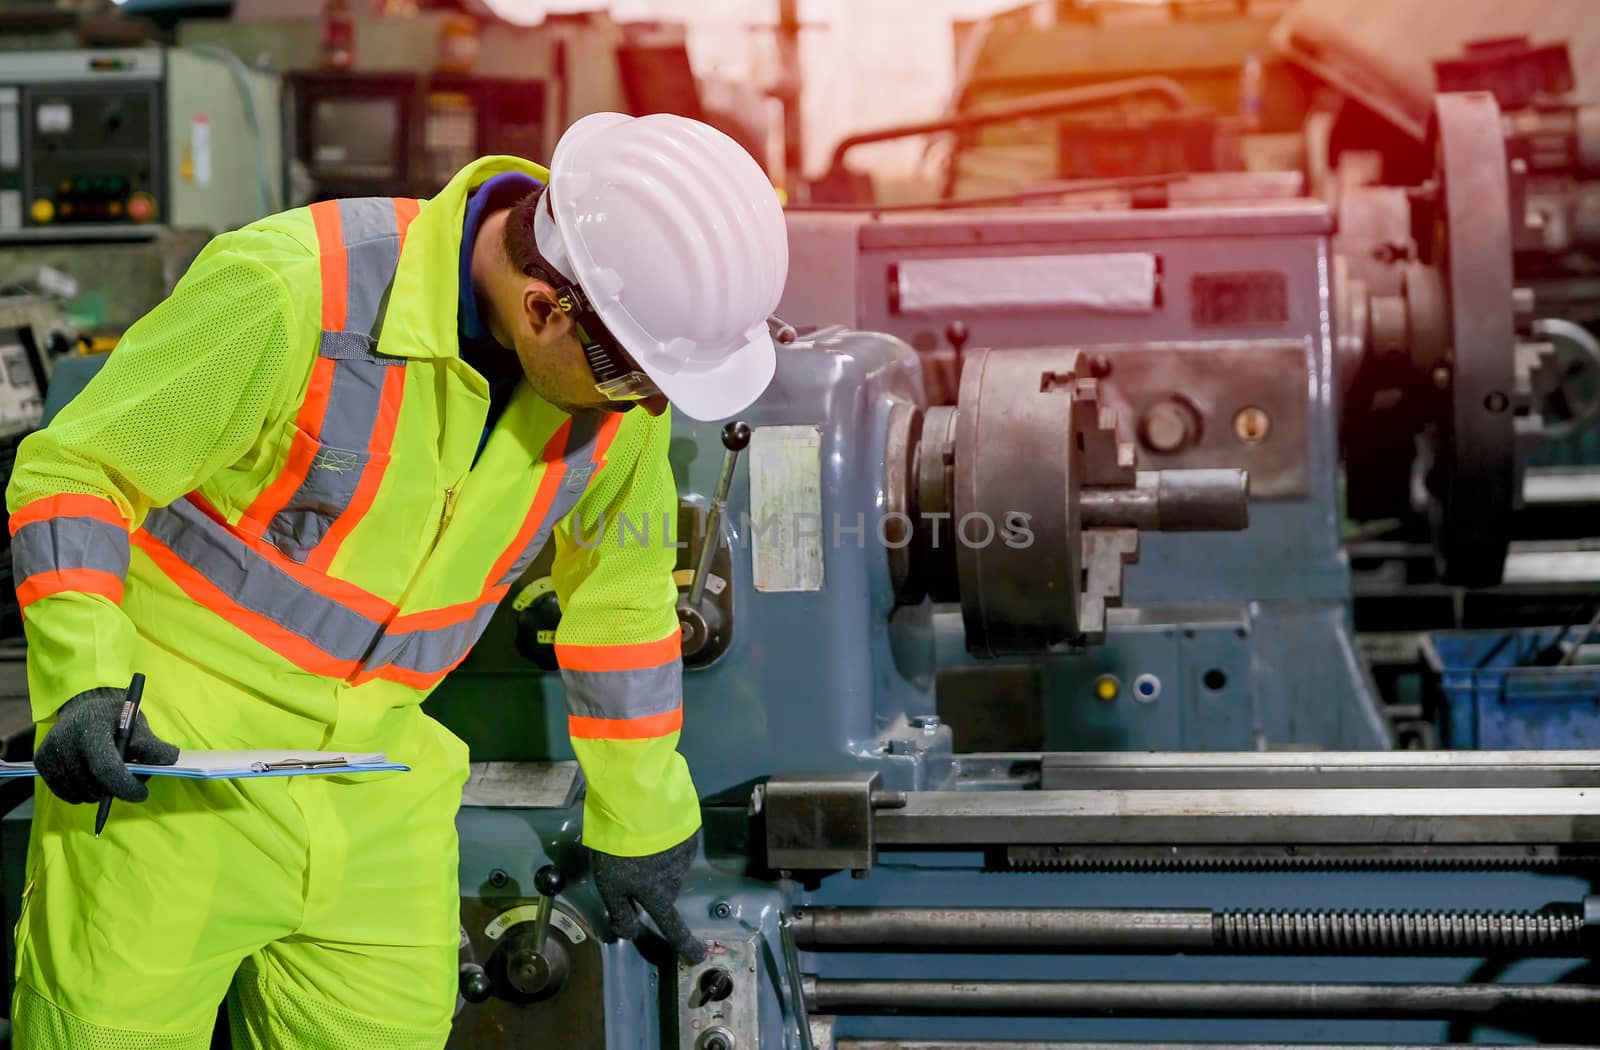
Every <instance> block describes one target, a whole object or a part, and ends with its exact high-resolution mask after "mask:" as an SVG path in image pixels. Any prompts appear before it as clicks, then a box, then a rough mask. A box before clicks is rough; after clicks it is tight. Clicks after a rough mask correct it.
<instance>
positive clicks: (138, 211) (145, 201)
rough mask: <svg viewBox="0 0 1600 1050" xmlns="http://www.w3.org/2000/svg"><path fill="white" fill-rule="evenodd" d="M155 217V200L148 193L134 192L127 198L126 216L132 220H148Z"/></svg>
mask: <svg viewBox="0 0 1600 1050" xmlns="http://www.w3.org/2000/svg"><path fill="white" fill-rule="evenodd" d="M155 217H156V200H155V198H154V197H152V196H150V194H148V193H135V194H134V195H133V196H132V197H129V198H128V218H130V219H132V220H133V221H134V222H149V221H150V220H151V219H153V218H155Z"/></svg>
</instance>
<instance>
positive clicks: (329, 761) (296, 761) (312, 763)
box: [250, 755, 350, 773]
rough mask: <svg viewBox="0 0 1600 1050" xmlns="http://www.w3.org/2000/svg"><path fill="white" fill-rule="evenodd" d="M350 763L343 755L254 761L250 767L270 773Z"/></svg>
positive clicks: (334, 766) (334, 767)
mask: <svg viewBox="0 0 1600 1050" xmlns="http://www.w3.org/2000/svg"><path fill="white" fill-rule="evenodd" d="M349 764H350V760H349V759H347V758H345V757H344V756H343V755H340V756H339V757H338V758H323V759H304V758H280V759H278V760H277V761H276V762H252V763H250V769H251V771H252V772H255V773H270V772H272V771H273V770H275V769H337V768H339V767H341V766H348V765H349Z"/></svg>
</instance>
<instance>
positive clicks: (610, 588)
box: [551, 409, 678, 645]
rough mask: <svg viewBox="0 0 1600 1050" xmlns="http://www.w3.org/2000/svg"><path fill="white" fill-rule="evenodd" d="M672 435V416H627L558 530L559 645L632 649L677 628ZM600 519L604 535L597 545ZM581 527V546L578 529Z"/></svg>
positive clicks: (555, 576) (640, 412)
mask: <svg viewBox="0 0 1600 1050" xmlns="http://www.w3.org/2000/svg"><path fill="white" fill-rule="evenodd" d="M671 437H672V421H671V416H670V413H663V414H662V415H660V416H656V417H652V416H650V415H649V414H648V413H646V412H644V411H643V410H640V409H634V410H633V411H632V412H629V413H627V415H626V416H625V417H624V418H623V422H622V425H621V426H620V427H619V428H618V429H617V436H616V438H615V439H614V440H613V441H612V443H611V448H610V449H609V450H608V451H607V453H606V466H605V469H603V470H602V471H600V473H599V474H597V475H596V476H595V479H594V482H593V483H592V484H591V485H590V486H589V490H588V491H587V492H586V493H584V496H583V499H582V500H581V501H579V503H578V508H577V510H576V511H575V512H574V513H573V514H572V515H571V516H569V517H568V519H567V520H566V521H565V522H563V523H562V525H561V528H559V529H557V530H556V536H555V539H556V556H555V563H554V566H553V567H552V570H551V578H552V580H553V582H554V583H555V587H556V597H557V598H558V599H560V601H561V626H560V627H559V628H558V629H557V631H556V642H557V643H558V644H562V645H634V644H638V643H641V642H653V641H656V640H657V639H660V638H664V637H666V636H667V635H668V634H671V633H672V632H673V631H675V630H677V627H678V615H677V613H676V612H675V611H674V610H675V608H676V606H677V601H678V589H677V586H676V585H675V584H674V583H673V582H672V570H673V568H674V566H675V565H676V564H677V560H678V552H677V550H676V549H675V548H674V547H672V545H671V544H672V542H673V540H674V539H676V537H675V536H672V535H670V534H669V535H663V534H662V523H663V521H665V522H666V523H668V528H669V529H670V530H676V527H677V520H676V519H677V509H678V491H677V485H676V483H675V482H674V481H673V479H672V465H671V464H670V463H669V462H668V461H667V444H668V442H669V441H670V440H671ZM602 519H603V521H604V523H605V533H604V535H603V536H600V537H598V542H596V540H597V537H596V534H595V530H596V523H597V522H598V521H601V520H602ZM624 519H625V521H626V523H624ZM580 521H581V522H582V526H581V527H582V529H583V543H582V544H579V543H578V542H577V541H576V540H575V539H574V537H573V531H572V530H573V529H574V528H576V527H578V522H580ZM619 526H620V533H621V540H620V542H619V539H618V533H619ZM641 534H642V535H644V537H645V538H644V539H641Z"/></svg>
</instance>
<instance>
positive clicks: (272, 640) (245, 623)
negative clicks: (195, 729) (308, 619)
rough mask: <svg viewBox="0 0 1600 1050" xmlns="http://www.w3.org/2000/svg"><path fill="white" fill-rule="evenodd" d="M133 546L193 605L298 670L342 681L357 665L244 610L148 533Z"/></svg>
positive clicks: (135, 539) (136, 536) (135, 538)
mask: <svg viewBox="0 0 1600 1050" xmlns="http://www.w3.org/2000/svg"><path fill="white" fill-rule="evenodd" d="M133 543H134V545H135V546H137V547H138V548H139V549H140V550H142V551H144V552H145V554H147V555H149V557H150V560H151V561H153V562H155V563H156V565H157V566H159V567H160V569H161V571H162V572H164V573H166V575H167V577H168V578H169V579H171V580H172V582H173V583H176V584H177V585H178V587H179V588H180V589H181V590H182V591H183V593H185V594H187V595H188V596H189V597H190V598H191V599H192V600H193V601H194V602H196V603H197V604H199V605H201V606H203V607H205V608H206V609H209V610H210V611H212V612H214V613H216V614H217V615H218V616H220V617H222V618H223V619H224V620H226V621H228V622H229V623H230V624H232V625H233V626H235V627H237V628H238V629H239V630H241V631H243V632H244V633H245V634H246V635H248V636H249V637H251V638H253V639H254V640H255V641H257V642H260V643H261V644H262V645H264V646H266V647H267V648H268V649H271V650H272V651H273V652H275V653H277V654H278V655H279V656H281V657H283V658H284V659H285V660H288V661H289V662H290V663H292V664H294V665H295V666H296V667H299V668H300V669H301V670H304V671H309V672H310V673H311V674H316V675H324V676H326V677H330V678H346V677H348V676H349V675H350V674H351V673H352V672H353V671H354V670H355V669H356V667H357V666H358V662H357V661H354V660H340V659H338V658H336V657H334V656H330V655H329V654H328V653H326V652H324V651H323V650H322V649H320V648H318V647H317V646H315V645H312V644H311V643H310V642H308V641H306V640H305V639H304V638H301V637H299V636H298V635H296V634H294V633H292V632H290V631H287V630H285V629H284V628H282V627H279V626H278V625H277V624H275V623H273V622H272V621H271V620H269V619H267V618H266V617H265V616H262V615H261V614H260V613H255V612H251V611H250V610H249V609H246V608H245V607H244V606H242V605H240V604H239V603H238V602H236V601H234V600H233V599H232V598H230V597H229V596H228V595H227V593H226V592H224V591H223V590H222V589H221V588H219V587H217V586H216V585H215V584H213V583H212V582H211V581H210V580H208V579H206V577H205V576H204V575H203V574H201V573H200V572H199V571H197V570H196V569H195V568H194V567H193V566H191V565H190V564H189V563H188V562H186V561H184V560H183V559H182V558H180V557H178V556H177V555H176V554H174V553H173V552H172V550H171V549H170V548H169V547H167V546H166V545H165V544H163V543H162V542H161V541H160V540H158V539H156V538H155V537H154V536H152V535H150V534H149V533H148V532H143V531H140V532H137V533H135V534H134V536H133Z"/></svg>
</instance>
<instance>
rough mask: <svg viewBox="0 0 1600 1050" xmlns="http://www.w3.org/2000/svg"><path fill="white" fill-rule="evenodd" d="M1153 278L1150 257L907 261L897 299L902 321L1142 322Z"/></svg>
mask: <svg viewBox="0 0 1600 1050" xmlns="http://www.w3.org/2000/svg"><path fill="white" fill-rule="evenodd" d="M1158 280H1159V275H1158V273H1157V267H1156V257H1155V256H1154V255H1151V254H1149V253H1148V252H1116V253H1111V254H1104V255H1024V256H1016V257H1009V256H1008V257H1005V258H997V257H977V256H974V257H968V258H964V259H907V260H904V261H902V262H901V263H900V264H899V266H898V276H897V278H896V288H895V291H896V292H897V294H898V295H899V302H900V307H899V312H900V313H902V314H943V313H947V312H949V311H951V310H1069V311H1076V312H1082V313H1110V314H1146V313H1150V312H1152V311H1154V310H1155V308H1156V289H1157V282H1158Z"/></svg>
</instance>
